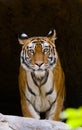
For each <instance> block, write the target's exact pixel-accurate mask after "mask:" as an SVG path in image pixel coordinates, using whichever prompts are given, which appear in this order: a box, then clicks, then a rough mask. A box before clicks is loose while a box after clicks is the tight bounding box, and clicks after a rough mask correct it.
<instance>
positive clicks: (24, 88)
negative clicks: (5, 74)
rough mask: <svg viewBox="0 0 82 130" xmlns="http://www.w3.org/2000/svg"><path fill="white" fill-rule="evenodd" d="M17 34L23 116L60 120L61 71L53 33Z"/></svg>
mask: <svg viewBox="0 0 82 130" xmlns="http://www.w3.org/2000/svg"><path fill="white" fill-rule="evenodd" d="M22 36H25V38H21V37H19V43H20V44H22V45H23V46H22V50H21V55H20V62H21V64H20V71H19V90H20V96H21V107H22V112H23V115H24V116H26V117H33V118H36V119H53V120H58V119H59V113H60V112H61V110H62V107H63V100H64V91H65V87H64V72H63V70H62V67H61V63H60V60H59V57H58V53H57V51H56V47H55V44H54V41H55V39H56V32H55V31H54V32H51V33H49V34H48V36H47V37H32V38H27V36H26V34H25V35H22Z"/></svg>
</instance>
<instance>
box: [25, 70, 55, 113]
mask: <svg viewBox="0 0 82 130" xmlns="http://www.w3.org/2000/svg"><path fill="white" fill-rule="evenodd" d="M43 75H44V76H43ZM40 79H41V81H40ZM25 94H26V97H27V99H28V101H27V103H28V104H29V109H30V111H31V112H32V113H33V114H34V112H35V113H37V114H38V115H39V113H41V112H45V111H46V112H48V113H49V111H52V112H53V111H54V109H53V105H54V103H55V100H56V96H57V93H56V90H55V89H54V81H53V74H52V72H51V71H49V72H48V73H45V72H42V73H40V74H36V73H35V74H32V73H31V72H28V73H27V84H26V93H25ZM30 106H31V107H30ZM35 115H36V114H35Z"/></svg>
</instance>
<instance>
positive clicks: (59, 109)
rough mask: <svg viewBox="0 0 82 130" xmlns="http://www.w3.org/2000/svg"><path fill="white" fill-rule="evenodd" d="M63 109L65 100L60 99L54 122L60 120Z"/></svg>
mask: <svg viewBox="0 0 82 130" xmlns="http://www.w3.org/2000/svg"><path fill="white" fill-rule="evenodd" d="M62 107H63V99H61V98H58V99H57V105H56V110H55V113H54V116H53V117H52V119H53V120H59V114H60V112H61V110H62Z"/></svg>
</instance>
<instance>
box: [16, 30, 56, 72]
mask: <svg viewBox="0 0 82 130" xmlns="http://www.w3.org/2000/svg"><path fill="white" fill-rule="evenodd" d="M55 39H56V31H55V30H51V31H50V32H49V33H48V35H47V36H46V37H31V38H28V36H27V34H25V33H21V34H20V35H19V37H18V40H19V43H20V44H22V50H21V55H20V61H21V65H22V67H23V68H24V69H25V70H29V71H31V72H33V71H38V72H40V71H41V72H42V71H45V70H49V69H51V68H53V67H55V65H56V62H57V57H58V56H57V51H56V47H55Z"/></svg>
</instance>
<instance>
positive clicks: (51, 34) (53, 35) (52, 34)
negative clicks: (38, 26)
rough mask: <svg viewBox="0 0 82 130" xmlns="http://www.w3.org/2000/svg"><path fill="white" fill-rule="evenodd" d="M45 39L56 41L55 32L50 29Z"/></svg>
mask: <svg viewBox="0 0 82 130" xmlns="http://www.w3.org/2000/svg"><path fill="white" fill-rule="evenodd" d="M47 37H48V38H49V39H50V40H51V41H52V42H54V41H55V40H56V30H55V29H52V30H50V31H49V33H48V35H47Z"/></svg>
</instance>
